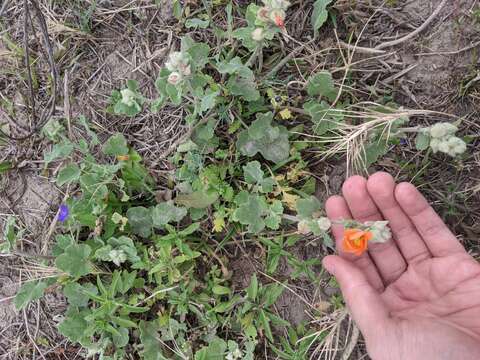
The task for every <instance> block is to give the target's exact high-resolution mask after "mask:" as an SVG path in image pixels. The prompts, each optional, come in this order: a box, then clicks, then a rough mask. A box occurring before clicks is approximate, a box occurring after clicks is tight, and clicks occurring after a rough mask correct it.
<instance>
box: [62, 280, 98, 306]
mask: <svg viewBox="0 0 480 360" xmlns="http://www.w3.org/2000/svg"><path fill="white" fill-rule="evenodd" d="M87 293H92V294H95V295H96V294H97V293H98V290H97V287H96V286H95V285H93V284H91V283H86V284H85V285H80V284H79V283H77V282H70V283H68V284H67V285H65V286H64V287H63V294H64V295H65V296H66V297H67V299H68V303H69V304H70V305H72V306H78V307H85V306H87V305H88V300H90V297H89V296H88V295H87Z"/></svg>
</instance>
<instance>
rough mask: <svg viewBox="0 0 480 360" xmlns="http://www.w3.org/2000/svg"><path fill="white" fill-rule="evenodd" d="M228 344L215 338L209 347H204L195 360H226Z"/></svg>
mask: <svg viewBox="0 0 480 360" xmlns="http://www.w3.org/2000/svg"><path fill="white" fill-rule="evenodd" d="M226 350H227V343H226V342H225V341H224V340H222V339H220V338H218V337H215V338H214V339H213V340H211V341H210V344H209V345H208V346H207V347H203V348H202V349H200V350H199V351H197V352H196V353H195V360H224V359H225V352H226Z"/></svg>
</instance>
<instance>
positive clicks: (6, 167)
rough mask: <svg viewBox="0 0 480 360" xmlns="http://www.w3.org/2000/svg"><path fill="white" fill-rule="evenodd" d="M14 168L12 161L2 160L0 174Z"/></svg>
mask: <svg viewBox="0 0 480 360" xmlns="http://www.w3.org/2000/svg"><path fill="white" fill-rule="evenodd" d="M11 169H13V165H12V163H11V162H10V161H2V162H0V174H2V173H4V172H7V171H9V170H11Z"/></svg>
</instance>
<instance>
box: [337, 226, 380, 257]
mask: <svg viewBox="0 0 480 360" xmlns="http://www.w3.org/2000/svg"><path fill="white" fill-rule="evenodd" d="M372 237H373V235H372V233H371V232H370V231H363V230H359V229H345V231H344V233H343V242H342V250H343V251H345V252H346V253H352V254H355V255H357V256H360V255H362V254H363V253H364V252H365V251H366V250H367V247H368V241H369V240H370V239H371V238H372Z"/></svg>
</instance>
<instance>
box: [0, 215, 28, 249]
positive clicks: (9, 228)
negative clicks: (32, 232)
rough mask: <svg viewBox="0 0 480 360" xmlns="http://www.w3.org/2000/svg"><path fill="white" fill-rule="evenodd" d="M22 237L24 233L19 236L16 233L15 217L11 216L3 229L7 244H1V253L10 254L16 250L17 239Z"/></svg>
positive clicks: (20, 232)
mask: <svg viewBox="0 0 480 360" xmlns="http://www.w3.org/2000/svg"><path fill="white" fill-rule="evenodd" d="M22 235H23V231H19V233H18V234H17V233H16V232H15V217H13V216H9V217H8V218H7V221H5V226H4V228H3V237H4V240H5V242H3V243H0V253H10V252H11V251H12V250H15V247H16V245H17V238H19V237H21V236H22Z"/></svg>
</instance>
